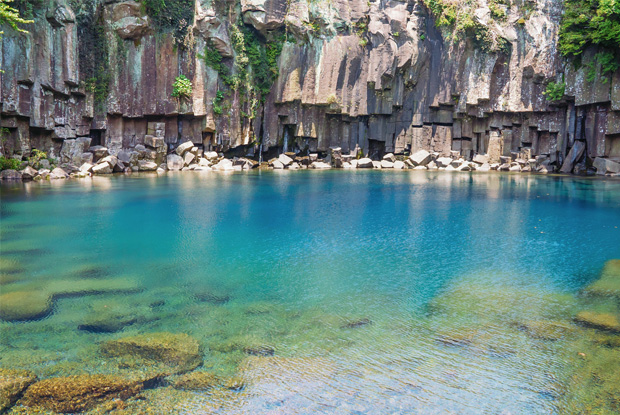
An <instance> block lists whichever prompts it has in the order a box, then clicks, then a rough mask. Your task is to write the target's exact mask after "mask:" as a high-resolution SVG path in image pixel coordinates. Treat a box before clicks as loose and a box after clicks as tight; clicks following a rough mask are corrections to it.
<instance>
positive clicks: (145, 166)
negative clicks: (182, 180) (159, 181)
mask: <svg viewBox="0 0 620 415" xmlns="http://www.w3.org/2000/svg"><path fill="white" fill-rule="evenodd" d="M138 166H139V168H140V171H156V170H157V168H158V167H159V166H158V165H157V163H155V162H154V161H150V160H139V161H138Z"/></svg>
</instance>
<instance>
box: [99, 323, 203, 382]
mask: <svg viewBox="0 0 620 415" xmlns="http://www.w3.org/2000/svg"><path fill="white" fill-rule="evenodd" d="M101 351H102V353H103V354H104V355H105V356H108V357H110V358H119V359H120V361H121V362H123V364H124V365H130V366H136V365H138V366H141V365H144V364H148V365H150V369H151V370H153V371H163V372H164V373H167V374H173V373H184V372H188V371H190V370H193V369H195V368H197V367H198V366H200V365H202V349H201V347H200V344H199V343H198V341H197V340H196V339H194V338H193V337H191V336H189V335H187V334H174V333H166V332H163V333H150V334H143V335H138V336H132V337H125V338H122V339H118V340H110V341H107V342H105V343H103V344H102V345H101Z"/></svg>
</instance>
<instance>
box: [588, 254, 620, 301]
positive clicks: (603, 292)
mask: <svg viewBox="0 0 620 415" xmlns="http://www.w3.org/2000/svg"><path fill="white" fill-rule="evenodd" d="M585 292H586V294H589V295H594V296H601V297H603V296H613V297H617V298H618V299H620V259H612V260H611V261H607V262H606V263H605V267H604V268H603V271H602V272H601V278H599V279H598V280H596V281H595V282H593V283H592V284H590V285H589V286H587V287H586V289H585Z"/></svg>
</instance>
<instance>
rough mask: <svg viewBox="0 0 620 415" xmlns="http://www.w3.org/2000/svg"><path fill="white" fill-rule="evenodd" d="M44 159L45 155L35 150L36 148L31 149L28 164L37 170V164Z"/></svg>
mask: <svg viewBox="0 0 620 415" xmlns="http://www.w3.org/2000/svg"><path fill="white" fill-rule="evenodd" d="M46 158H47V153H45V152H44V151H41V150H37V149H36V148H33V149H32V151H31V152H30V157H28V164H30V165H31V166H33V167H37V168H38V166H39V162H40V161H41V160H43V159H46Z"/></svg>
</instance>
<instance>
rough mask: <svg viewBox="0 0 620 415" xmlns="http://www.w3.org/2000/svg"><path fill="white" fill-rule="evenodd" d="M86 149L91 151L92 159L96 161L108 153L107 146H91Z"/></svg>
mask: <svg viewBox="0 0 620 415" xmlns="http://www.w3.org/2000/svg"><path fill="white" fill-rule="evenodd" d="M88 151H90V152H91V153H93V157H94V159H93V161H98V160H99V159H101V158H103V157H105V156H107V155H108V154H110V153H109V152H108V148H107V147H103V146H93V147H90V148H89V149H88Z"/></svg>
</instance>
